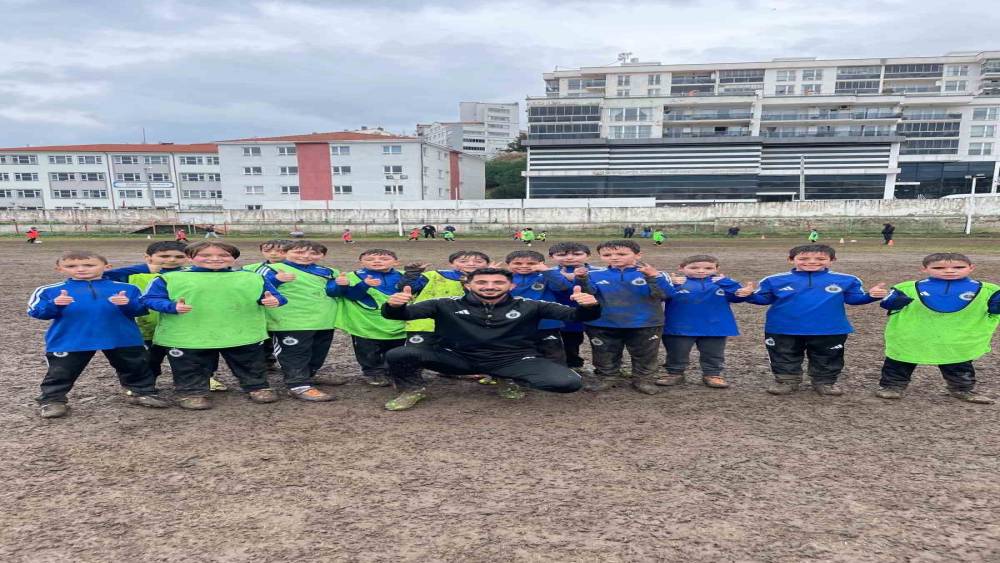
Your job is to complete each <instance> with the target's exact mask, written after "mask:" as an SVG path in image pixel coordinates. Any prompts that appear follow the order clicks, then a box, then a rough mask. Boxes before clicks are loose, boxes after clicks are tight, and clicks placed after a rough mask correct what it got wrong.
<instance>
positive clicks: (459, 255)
mask: <svg viewBox="0 0 1000 563" xmlns="http://www.w3.org/2000/svg"><path fill="white" fill-rule="evenodd" d="M466 256H478V257H479V258H482V259H483V260H486V262H489V261H490V257H489V256H488V255H487V254H486V253H485V252H479V251H478V250H456V251H455V252H452V253H451V254H449V255H448V263H449V264H451V263H452V262H454V261H455V260H458V259H459V258H464V257H466Z"/></svg>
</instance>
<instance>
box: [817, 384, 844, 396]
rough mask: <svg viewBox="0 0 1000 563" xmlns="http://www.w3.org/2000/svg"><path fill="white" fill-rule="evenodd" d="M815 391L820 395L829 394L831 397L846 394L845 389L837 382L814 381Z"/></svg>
mask: <svg viewBox="0 0 1000 563" xmlns="http://www.w3.org/2000/svg"><path fill="white" fill-rule="evenodd" d="M813 391H815V392H816V393H818V394H820V395H828V396H830V397H839V396H841V395H843V394H844V390H843V389H841V388H840V385H838V384H836V383H814V384H813Z"/></svg>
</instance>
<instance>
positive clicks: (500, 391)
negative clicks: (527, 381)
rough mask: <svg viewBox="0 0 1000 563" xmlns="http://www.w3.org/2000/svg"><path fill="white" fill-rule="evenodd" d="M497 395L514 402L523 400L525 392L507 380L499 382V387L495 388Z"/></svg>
mask: <svg viewBox="0 0 1000 563" xmlns="http://www.w3.org/2000/svg"><path fill="white" fill-rule="evenodd" d="M497 395H500V396H501V397H503V398H504V399H510V400H512V401H516V400H518V399H523V398H524V396H525V392H524V389H523V388H522V387H521V386H520V385H518V384H517V383H515V382H513V381H511V380H509V379H504V380H501V381H500V386H499V387H497Z"/></svg>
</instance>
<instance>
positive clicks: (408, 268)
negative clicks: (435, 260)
mask: <svg viewBox="0 0 1000 563" xmlns="http://www.w3.org/2000/svg"><path fill="white" fill-rule="evenodd" d="M430 267H431V265H430V263H429V262H410V263H409V264H407V265H405V266H403V271H405V272H406V273H408V274H409V273H419V272H423V271H426V270H427V268H430Z"/></svg>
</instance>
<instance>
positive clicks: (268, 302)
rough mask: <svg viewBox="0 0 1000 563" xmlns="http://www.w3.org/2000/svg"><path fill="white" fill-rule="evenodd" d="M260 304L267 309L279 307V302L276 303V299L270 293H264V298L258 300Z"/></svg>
mask: <svg viewBox="0 0 1000 563" xmlns="http://www.w3.org/2000/svg"><path fill="white" fill-rule="evenodd" d="M260 304H261V305H263V306H265V307H267V308H268V309H274V308H275V307H279V306H281V301H278V298H277V297H275V296H274V295H273V294H271V292H270V291H265V292H264V297H263V298H261V300H260Z"/></svg>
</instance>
